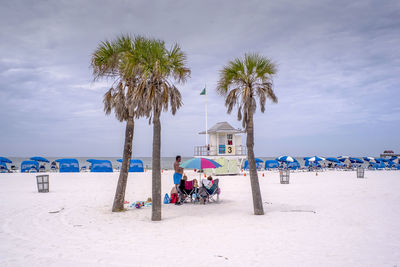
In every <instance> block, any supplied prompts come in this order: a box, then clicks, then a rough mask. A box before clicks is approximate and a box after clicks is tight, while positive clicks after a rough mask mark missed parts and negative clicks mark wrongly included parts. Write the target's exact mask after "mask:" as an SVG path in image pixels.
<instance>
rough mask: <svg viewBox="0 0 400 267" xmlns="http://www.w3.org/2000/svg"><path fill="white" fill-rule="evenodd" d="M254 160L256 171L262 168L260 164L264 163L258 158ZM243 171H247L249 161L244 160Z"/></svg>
mask: <svg viewBox="0 0 400 267" xmlns="http://www.w3.org/2000/svg"><path fill="white" fill-rule="evenodd" d="M255 160H256V168H257V169H260V168H262V164H263V163H264V161H262V160H261V159H259V158H255ZM243 169H245V170H248V169H249V161H248V160H246V161H245V162H244V166H243Z"/></svg>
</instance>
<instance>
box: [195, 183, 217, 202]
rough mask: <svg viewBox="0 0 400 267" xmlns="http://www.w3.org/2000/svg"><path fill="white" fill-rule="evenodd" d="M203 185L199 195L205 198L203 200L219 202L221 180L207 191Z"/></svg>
mask: <svg viewBox="0 0 400 267" xmlns="http://www.w3.org/2000/svg"><path fill="white" fill-rule="evenodd" d="M201 185H202V186H201V188H200V190H199V194H200V196H201V197H203V200H207V201H208V202H219V194H220V192H221V190H220V188H219V179H215V180H214V184H213V185H212V187H211V188H210V189H207V188H206V187H205V186H204V184H203V183H201ZM204 204H205V202H204Z"/></svg>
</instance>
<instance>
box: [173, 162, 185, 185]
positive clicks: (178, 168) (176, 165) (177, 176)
mask: <svg viewBox="0 0 400 267" xmlns="http://www.w3.org/2000/svg"><path fill="white" fill-rule="evenodd" d="M175 159H176V161H175V163H174V170H175V173H174V185H175V186H178V185H179V183H180V181H181V179H182V175H183V168H182V167H181V166H180V164H181V160H182V157H181V156H179V155H178V156H176V158H175Z"/></svg>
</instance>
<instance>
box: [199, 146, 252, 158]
mask: <svg viewBox="0 0 400 267" xmlns="http://www.w3.org/2000/svg"><path fill="white" fill-rule="evenodd" d="M233 147H234V153H228V150H229V149H227V148H229V146H225V145H220V146H219V147H217V146H195V147H194V153H193V154H194V156H195V157H196V156H197V157H199V156H246V155H247V148H246V147H245V146H233Z"/></svg>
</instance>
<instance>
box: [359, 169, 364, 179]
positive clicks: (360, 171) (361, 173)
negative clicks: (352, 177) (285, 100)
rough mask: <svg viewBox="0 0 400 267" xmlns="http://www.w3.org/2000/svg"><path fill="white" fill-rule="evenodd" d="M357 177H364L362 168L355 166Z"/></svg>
mask: <svg viewBox="0 0 400 267" xmlns="http://www.w3.org/2000/svg"><path fill="white" fill-rule="evenodd" d="M357 178H364V168H360V167H359V168H357Z"/></svg>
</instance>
